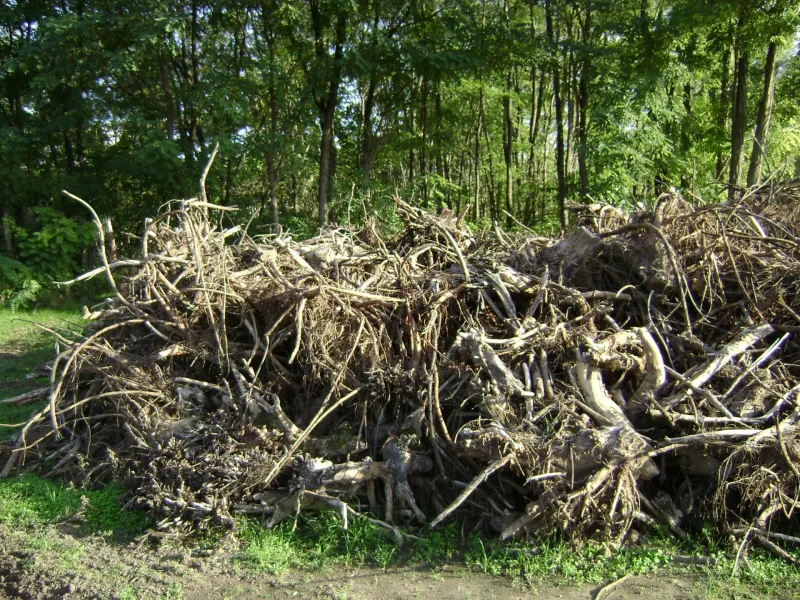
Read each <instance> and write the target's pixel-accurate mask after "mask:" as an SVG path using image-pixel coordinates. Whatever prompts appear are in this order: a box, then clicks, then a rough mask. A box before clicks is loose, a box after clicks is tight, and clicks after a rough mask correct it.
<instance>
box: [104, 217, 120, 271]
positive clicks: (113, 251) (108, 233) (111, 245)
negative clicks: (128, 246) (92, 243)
mask: <svg viewBox="0 0 800 600" xmlns="http://www.w3.org/2000/svg"><path fill="white" fill-rule="evenodd" d="M103 231H104V232H105V235H104V237H105V239H106V248H105V250H106V255H107V257H108V261H109V262H116V261H117V259H118V258H119V253H118V252H117V239H116V237H114V228H113V227H112V225H111V217H104V218H103Z"/></svg>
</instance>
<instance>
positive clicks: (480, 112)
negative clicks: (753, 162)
mask: <svg viewBox="0 0 800 600" xmlns="http://www.w3.org/2000/svg"><path fill="white" fill-rule="evenodd" d="M482 128H483V86H481V87H480V89H479V90H478V123H477V125H476V126H475V220H476V221H477V220H478V219H480V218H481V209H480V205H481V129H482Z"/></svg>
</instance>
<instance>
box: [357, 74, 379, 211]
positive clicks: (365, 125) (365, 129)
mask: <svg viewBox="0 0 800 600" xmlns="http://www.w3.org/2000/svg"><path fill="white" fill-rule="evenodd" d="M376 86H377V82H376V78H375V76H373V77H371V78H370V80H369V87H368V88H367V95H366V97H365V98H364V105H363V108H362V116H361V175H362V177H363V179H362V182H361V191H362V193H363V194H364V196H365V197H366V199H367V202H369V200H370V196H371V194H370V176H371V174H372V161H373V147H372V146H373V139H372V136H373V132H372V111H373V109H374V107H375V88H376Z"/></svg>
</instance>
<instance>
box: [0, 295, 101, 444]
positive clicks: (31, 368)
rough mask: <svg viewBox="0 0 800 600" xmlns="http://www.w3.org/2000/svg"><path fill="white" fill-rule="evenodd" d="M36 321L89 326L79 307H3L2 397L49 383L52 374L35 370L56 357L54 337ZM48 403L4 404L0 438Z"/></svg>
mask: <svg viewBox="0 0 800 600" xmlns="http://www.w3.org/2000/svg"><path fill="white" fill-rule="evenodd" d="M34 322H37V323H41V324H42V325H45V326H46V327H50V328H58V329H69V330H72V331H81V330H82V329H83V328H84V327H85V323H84V322H83V320H82V319H81V317H80V315H79V313H78V309H77V308H75V307H70V308H64V309H42V310H37V311H30V312H23V311H17V312H12V311H11V310H10V309H8V308H0V400H2V399H4V398H12V397H14V396H18V395H20V394H24V393H25V392H28V391H30V390H33V389H36V388H38V387H43V386H46V385H47V384H48V378H47V377H46V376H43V375H36V374H35V371H36V368H37V367H38V366H39V365H41V364H43V363H46V362H47V361H49V360H52V359H53V356H54V355H55V354H54V340H53V338H52V336H51V335H50V334H49V333H47V332H45V331H42V330H41V329H39V328H38V327H36V326H35V325H34V324H33V323H34ZM58 329H57V330H58ZM44 405H45V401H40V402H37V403H34V404H28V405H25V406H9V405H6V404H0V424H2V426H0V442H2V441H4V440H7V439H9V438H11V437H13V436H14V435H15V434H16V433H17V431H19V429H20V424H21V423H24V422H26V421H27V420H28V418H30V416H31V414H33V413H34V412H36V411H39V410H41V409H42V407H44ZM9 426H10V427H9Z"/></svg>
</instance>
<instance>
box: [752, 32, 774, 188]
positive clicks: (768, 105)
mask: <svg viewBox="0 0 800 600" xmlns="http://www.w3.org/2000/svg"><path fill="white" fill-rule="evenodd" d="M776 53H777V44H776V43H775V42H770V45H769V49H768V50H767V61H766V63H765V64H764V92H763V93H762V95H761V103H760V104H759V106H758V117H757V120H756V132H755V136H754V138H753V152H752V153H751V154H750V168H749V169H748V170H747V187H750V186H753V185H757V184H759V183H761V164H762V162H763V159H764V147H765V146H766V143H767V135H768V134H769V122H770V120H771V118H772V105H773V103H774V101H775V54H776Z"/></svg>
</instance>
